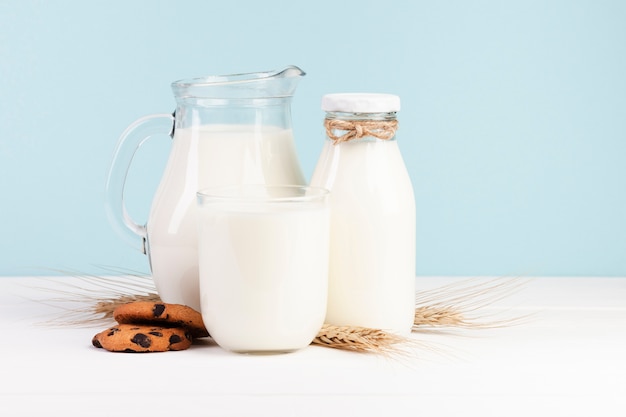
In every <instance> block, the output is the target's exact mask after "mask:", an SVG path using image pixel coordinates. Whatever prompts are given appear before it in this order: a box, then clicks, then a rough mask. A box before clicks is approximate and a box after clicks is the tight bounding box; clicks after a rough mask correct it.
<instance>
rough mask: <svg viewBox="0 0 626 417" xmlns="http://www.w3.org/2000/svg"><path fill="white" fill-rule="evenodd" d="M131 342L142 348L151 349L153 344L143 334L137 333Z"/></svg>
mask: <svg viewBox="0 0 626 417" xmlns="http://www.w3.org/2000/svg"><path fill="white" fill-rule="evenodd" d="M130 341H131V342H133V343H134V344H136V345H139V346H141V347H142V348H149V347H150V345H151V344H152V342H151V341H150V338H149V337H148V336H146V335H145V334H143V333H137V334H136V335H135V336H133V338H132V339H130Z"/></svg>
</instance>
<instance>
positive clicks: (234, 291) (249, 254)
mask: <svg viewBox="0 0 626 417" xmlns="http://www.w3.org/2000/svg"><path fill="white" fill-rule="evenodd" d="M198 215H199V217H198V219H199V228H198V230H199V233H200V245H199V253H200V257H199V261H200V294H201V301H202V317H203V320H204V323H205V325H206V327H207V329H208V330H209V333H210V334H211V336H212V337H213V338H214V339H215V341H216V342H217V343H218V344H219V345H220V346H221V347H223V348H225V349H228V350H232V351H236V352H276V351H284V352H287V351H293V350H296V349H300V348H303V347H305V346H307V345H309V344H310V343H311V341H312V340H313V338H314V337H315V336H316V335H317V333H318V332H319V330H320V328H321V326H322V324H323V322H324V316H325V313H326V297H327V291H328V286H327V284H328V247H329V240H328V230H329V218H328V217H329V210H328V206H327V205H326V207H324V208H320V207H319V205H318V207H317V208H313V209H310V208H307V209H297V210H295V211H294V210H290V211H275V212H255V210H254V208H252V209H250V210H249V212H232V211H219V209H218V210H215V209H214V208H207V207H205V206H201V207H200V208H199V212H198Z"/></svg>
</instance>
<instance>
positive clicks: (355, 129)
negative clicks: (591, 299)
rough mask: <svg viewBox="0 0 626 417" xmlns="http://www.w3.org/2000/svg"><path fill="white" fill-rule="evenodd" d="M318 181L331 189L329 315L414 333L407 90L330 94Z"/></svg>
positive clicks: (324, 102) (335, 319) (328, 318)
mask: <svg viewBox="0 0 626 417" xmlns="http://www.w3.org/2000/svg"><path fill="white" fill-rule="evenodd" d="M322 110H324V111H325V112H326V118H325V120H324V126H325V128H326V136H327V137H326V141H325V143H324V147H323V150H322V153H321V155H320V158H319V161H318V163H317V166H316V168H315V170H314V173H313V177H312V179H311V185H313V186H317V187H324V188H327V189H329V190H330V191H331V194H330V208H331V229H330V266H329V290H328V307H327V313H326V322H327V323H329V324H334V325H339V326H344V325H346V326H362V327H370V328H378V329H384V330H387V331H391V332H394V333H398V334H408V333H410V331H411V327H412V325H413V319H414V315H415V245H416V243H415V199H414V195H413V187H412V185H411V180H410V178H409V174H408V172H407V169H406V166H405V164H404V161H403V159H402V155H401V154H400V150H399V148H398V144H397V142H396V137H395V132H396V129H397V126H398V122H397V120H396V112H397V111H399V110H400V98H399V97H398V96H395V95H390V94H329V95H326V96H324V97H323V99H322Z"/></svg>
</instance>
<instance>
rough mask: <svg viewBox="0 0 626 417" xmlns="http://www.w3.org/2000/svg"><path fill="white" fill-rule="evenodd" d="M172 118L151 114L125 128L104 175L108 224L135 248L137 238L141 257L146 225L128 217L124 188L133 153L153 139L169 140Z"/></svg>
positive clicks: (171, 115) (171, 133)
mask: <svg viewBox="0 0 626 417" xmlns="http://www.w3.org/2000/svg"><path fill="white" fill-rule="evenodd" d="M174 119H175V116H174V114H168V113H162V114H152V115H149V116H144V117H142V118H140V119H138V120H136V121H135V122H133V123H132V124H131V125H130V126H128V127H127V128H126V130H124V132H123V133H122V135H121V136H120V138H119V140H118V142H117V146H116V147H115V152H114V153H113V160H112V161H111V166H110V167H109V173H108V175H107V181H106V186H105V207H106V213H107V217H108V218H109V222H110V223H111V225H112V226H113V228H114V229H115V231H116V232H117V233H118V234H119V235H120V236H121V237H122V238H123V239H124V240H125V241H126V242H127V243H128V244H129V245H131V246H136V245H137V243H139V242H137V237H139V238H140V239H141V251H142V252H143V253H144V254H147V252H148V250H147V245H146V243H147V242H146V240H147V233H146V226H145V224H144V225H140V224H138V223H137V222H135V221H134V220H133V219H132V218H131V217H130V214H129V213H128V210H127V209H126V205H125V204H124V186H125V184H126V177H127V175H128V170H129V169H130V165H131V163H132V161H133V157H134V156H135V153H136V152H137V150H138V149H139V148H140V147H141V145H143V144H144V143H145V142H146V141H147V140H148V139H150V138H151V137H153V136H156V135H165V134H167V135H169V136H170V137H172V138H173V137H174Z"/></svg>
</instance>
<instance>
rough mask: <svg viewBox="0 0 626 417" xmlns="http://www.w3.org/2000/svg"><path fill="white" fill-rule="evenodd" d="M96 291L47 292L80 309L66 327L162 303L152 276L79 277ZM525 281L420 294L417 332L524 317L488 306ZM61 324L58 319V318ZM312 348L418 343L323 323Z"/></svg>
mask: <svg viewBox="0 0 626 417" xmlns="http://www.w3.org/2000/svg"><path fill="white" fill-rule="evenodd" d="M78 278H80V279H82V280H84V281H85V282H86V283H88V284H89V285H90V286H91V287H93V286H94V285H95V287H96V288H86V287H83V286H80V285H77V284H69V283H65V285H66V286H68V287H69V289H68V290H60V289H54V290H51V289H45V288H43V289H44V290H48V291H53V292H55V293H57V294H61V295H63V297H57V298H52V299H48V300H47V301H48V302H47V303H48V304H54V303H55V302H64V303H66V302H70V303H74V304H78V305H79V306H78V307H72V308H65V311H66V315H65V316H63V317H61V318H63V319H64V320H62V321H61V323H62V324H65V325H72V326H81V325H82V326H85V325H94V324H99V323H101V324H104V323H106V324H110V322H111V320H113V311H114V310H115V308H116V307H118V306H120V305H122V304H126V303H130V302H133V301H160V298H159V296H158V294H157V293H156V289H155V288H154V284H153V282H152V280H151V278H150V277H149V276H145V275H128V280H127V281H123V282H120V281H118V280H111V279H110V278H105V277H100V276H91V275H79V276H78ZM523 284H524V283H523V282H520V281H519V280H517V279H508V280H507V279H494V280H490V281H487V282H476V281H475V280H465V281H462V282H458V283H454V284H450V285H445V286H441V287H439V288H436V289H433V290H426V291H419V292H418V293H417V294H416V308H415V316H414V324H413V332H419V331H421V330H423V329H427V328H430V329H432V328H436V329H441V328H445V329H449V328H453V329H454V328H468V329H484V328H491V327H501V326H504V325H510V324H513V323H515V322H517V321H519V320H520V319H521V318H513V319H511V318H508V319H495V318H494V317H493V314H491V315H489V314H487V313H484V312H482V310H483V309H484V308H486V307H487V306H489V305H491V304H493V303H495V302H496V301H498V300H501V299H502V298H504V297H506V296H508V295H510V294H512V293H513V292H514V291H516V290H518V289H519V288H520V287H521V286H522V285H523ZM57 323H58V320H57ZM312 344H313V345H317V346H323V347H328V348H333V349H341V350H348V351H352V352H363V353H378V354H389V353H399V352H401V351H402V347H403V346H411V345H415V344H419V342H417V341H416V340H415V339H413V338H408V337H403V336H400V335H397V334H395V333H391V332H386V331H384V330H381V329H372V328H365V327H358V326H334V325H330V324H324V326H323V327H322V329H321V330H320V331H319V333H318V334H317V336H316V337H315V339H314V340H313V342H312Z"/></svg>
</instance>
